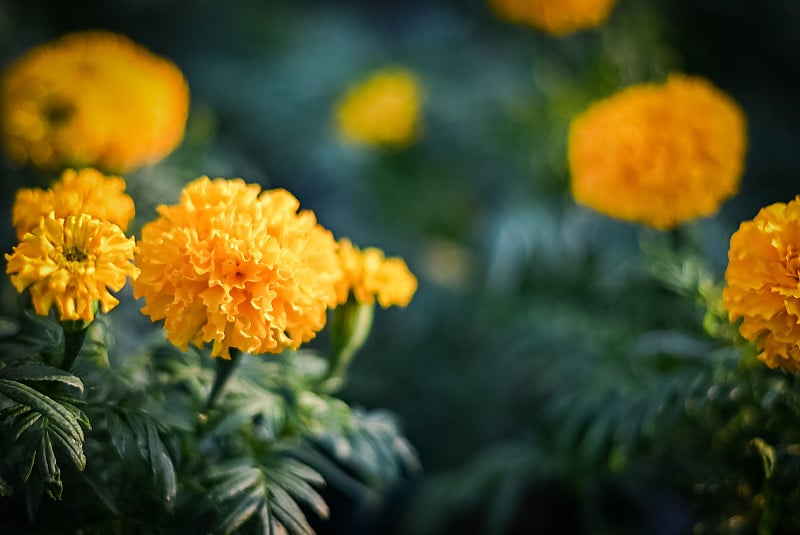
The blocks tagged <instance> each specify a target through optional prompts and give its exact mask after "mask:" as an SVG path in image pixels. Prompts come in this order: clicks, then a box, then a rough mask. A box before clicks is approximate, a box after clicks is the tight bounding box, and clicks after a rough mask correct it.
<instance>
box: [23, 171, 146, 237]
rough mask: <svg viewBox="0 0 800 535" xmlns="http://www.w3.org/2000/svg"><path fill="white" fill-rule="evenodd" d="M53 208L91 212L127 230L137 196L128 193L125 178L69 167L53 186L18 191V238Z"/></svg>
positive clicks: (62, 214) (57, 214)
mask: <svg viewBox="0 0 800 535" xmlns="http://www.w3.org/2000/svg"><path fill="white" fill-rule="evenodd" d="M50 212H53V213H55V217H59V218H65V217H67V216H69V215H79V214H82V213H85V214H89V215H90V216H92V217H94V218H95V219H100V220H103V221H108V222H110V223H113V224H115V225H117V226H118V227H119V228H120V229H122V231H123V232H124V231H126V230H127V229H128V223H130V221H131V219H133V216H134V212H135V207H134V204H133V199H131V198H130V196H128V195H127V194H125V179H123V178H121V177H118V176H105V175H103V174H102V173H100V172H99V171H96V170H95V169H91V168H86V169H81V170H80V171H74V170H72V169H66V170H64V172H62V173H61V179H60V180H59V181H57V182H56V183H55V184H53V187H52V188H51V189H49V190H42V189H38V188H24V189H21V190H19V191H18V192H17V197H16V200H15V201H14V208H13V210H12V214H11V218H12V221H13V223H14V227H15V228H16V229H17V238H18V239H19V240H20V241H21V240H22V238H23V237H24V236H25V234H26V233H28V232H29V231H31V230H32V229H33V228H35V227H37V226H38V225H39V220H40V219H41V218H42V217H44V216H46V215H47V214H49V213H50Z"/></svg>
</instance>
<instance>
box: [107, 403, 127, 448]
mask: <svg viewBox="0 0 800 535" xmlns="http://www.w3.org/2000/svg"><path fill="white" fill-rule="evenodd" d="M105 415H106V423H107V424H108V433H109V434H110V435H111V443H112V444H113V445H114V448H116V450H117V453H119V456H120V457H122V458H125V448H126V446H127V443H128V438H129V437H131V431H130V429H129V428H128V425H127V424H126V423H125V422H124V421H123V420H122V418H120V417H119V416H117V414H116V413H115V412H114V411H113V410H111V409H106V411H105Z"/></svg>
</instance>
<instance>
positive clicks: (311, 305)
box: [133, 177, 342, 359]
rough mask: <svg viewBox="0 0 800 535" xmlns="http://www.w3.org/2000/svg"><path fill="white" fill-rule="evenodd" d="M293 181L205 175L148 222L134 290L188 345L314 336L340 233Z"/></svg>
mask: <svg viewBox="0 0 800 535" xmlns="http://www.w3.org/2000/svg"><path fill="white" fill-rule="evenodd" d="M299 206H300V203H299V202H298V200H297V199H296V198H295V197H294V196H293V195H292V194H291V193H289V192H288V191H285V190H280V189H279V190H269V191H263V192H262V191H261V188H260V186H258V185H256V184H246V183H245V182H244V181H243V180H242V179H231V180H227V179H223V178H217V179H214V180H211V179H209V178H208V177H201V178H198V179H196V180H194V181H192V182H191V183H190V184H188V185H187V186H186V187H185V188H184V190H183V192H182V194H181V198H180V201H179V203H178V204H176V205H171V206H166V205H162V206H160V207H159V208H158V213H159V215H160V217H159V218H158V219H156V220H155V221H152V222H150V223H147V224H146V225H145V226H144V227H143V229H142V239H141V240H140V241H139V244H138V252H137V254H136V264H137V266H139V268H140V269H141V275H140V276H139V277H138V278H137V279H136V280H135V281H134V283H133V289H134V295H135V296H136V297H137V298H140V297H144V299H145V306H144V307H143V308H142V312H143V313H144V314H146V315H148V316H149V317H150V318H151V319H152V320H153V321H160V320H164V328H165V330H166V332H167V338H168V339H169V340H170V341H171V342H172V343H173V344H175V345H176V346H178V347H180V348H182V349H184V350H185V349H186V348H187V347H188V345H189V343H192V344H194V345H195V346H197V347H202V346H203V345H204V344H205V343H208V342H211V343H212V344H213V345H212V348H211V356H214V357H223V358H226V359H227V358H229V357H230V349H231V348H237V349H240V350H242V351H245V352H249V353H280V352H281V351H283V350H284V349H287V348H295V349H296V348H298V347H299V346H300V345H301V344H303V343H305V342H307V341H309V340H311V339H312V338H314V336H315V335H316V333H317V332H318V331H320V330H321V329H322V328H323V327H324V326H325V322H326V319H327V318H326V312H327V309H328V307H332V306H334V305H335V304H336V291H335V288H334V283H335V282H336V281H337V280H338V279H340V278H341V273H342V272H341V268H340V266H339V261H338V257H337V255H336V242H335V240H334V239H333V235H332V234H331V233H330V231H328V230H326V229H324V228H323V227H322V226H321V225H319V224H318V223H317V220H316V217H315V215H314V213H313V212H311V211H309V210H302V211H300V212H298V209H299Z"/></svg>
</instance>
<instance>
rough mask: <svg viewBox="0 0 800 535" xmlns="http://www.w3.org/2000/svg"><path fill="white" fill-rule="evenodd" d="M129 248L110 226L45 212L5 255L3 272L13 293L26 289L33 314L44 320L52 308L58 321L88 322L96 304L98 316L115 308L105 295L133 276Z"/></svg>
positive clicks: (131, 244) (85, 216) (113, 299)
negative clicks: (55, 310)
mask: <svg viewBox="0 0 800 535" xmlns="http://www.w3.org/2000/svg"><path fill="white" fill-rule="evenodd" d="M135 248H136V245H135V242H134V240H133V238H127V237H125V234H124V233H123V232H122V230H121V229H120V228H119V227H118V226H116V225H114V224H113V223H109V222H108V221H100V220H98V219H93V218H92V217H91V216H90V215H88V214H80V215H69V216H67V217H66V218H57V217H55V214H53V213H52V212H51V213H50V214H48V215H47V216H46V217H42V218H40V219H39V224H38V226H37V227H36V228H34V229H33V230H32V231H31V232H29V233H28V234H26V235H25V238H24V240H23V241H22V242H21V243H20V244H19V245H17V246H16V247H15V248H14V250H13V252H12V253H11V254H7V255H6V260H7V261H8V266H7V267H6V273H8V274H9V275H10V278H11V283H12V284H13V285H14V287H15V288H16V289H17V291H18V292H23V291H24V290H26V289H29V290H30V294H31V300H32V302H33V308H34V310H35V311H36V313H37V314H39V315H42V316H46V315H47V314H48V313H49V311H50V309H51V308H52V306H53V305H54V304H55V306H56V309H57V311H58V316H59V318H60V319H61V320H62V321H63V320H84V321H92V320H93V319H94V313H95V309H96V303H98V302H99V303H100V308H101V310H102V311H103V312H109V311H110V310H111V309H113V308H114V307H116V306H117V304H118V303H119V301H118V300H117V298H116V297H114V296H113V295H111V293H110V291H115V292H116V291H119V290H121V289H122V287H123V286H125V282H126V281H127V279H128V277H134V276H135V275H136V273H137V272H138V270H137V269H136V267H135V266H134V265H133V264H132V263H131V260H132V259H133V252H134V249H135Z"/></svg>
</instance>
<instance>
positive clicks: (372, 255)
mask: <svg viewBox="0 0 800 535" xmlns="http://www.w3.org/2000/svg"><path fill="white" fill-rule="evenodd" d="M339 259H340V261H341V263H342V270H343V272H344V276H343V277H342V278H341V280H339V282H337V284H336V294H337V296H338V297H337V300H338V302H339V303H344V302H345V301H347V298H348V295H349V294H350V293H351V292H352V294H353V296H354V297H355V299H356V301H358V302H359V303H365V304H370V305H371V304H372V303H374V302H375V299H376V298H377V300H378V303H380V305H381V306H382V307H383V308H387V307H390V306H392V305H397V306H401V307H405V306H407V305H408V303H410V302H411V298H412V297H413V296H414V292H416V291H417V278H416V277H414V274H413V273H411V271H409V269H408V266H407V265H406V263H405V262H404V261H403V260H402V259H401V258H385V257H384V254H383V251H381V250H380V249H376V248H374V247H369V248H367V249H364V250H363V251H362V250H360V249H359V248H358V247H355V246H354V245H353V244H352V243H351V242H350V240H348V239H346V238H343V239H341V240H339Z"/></svg>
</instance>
